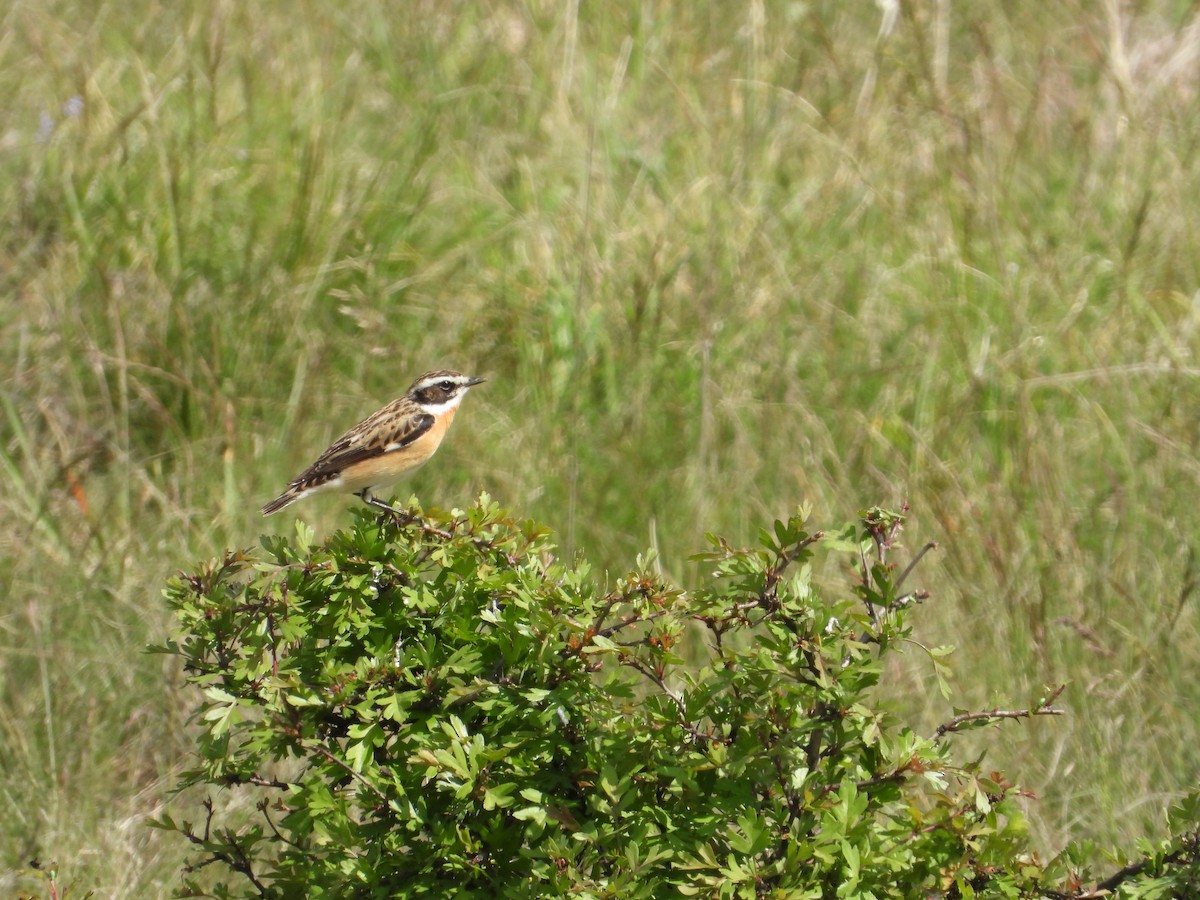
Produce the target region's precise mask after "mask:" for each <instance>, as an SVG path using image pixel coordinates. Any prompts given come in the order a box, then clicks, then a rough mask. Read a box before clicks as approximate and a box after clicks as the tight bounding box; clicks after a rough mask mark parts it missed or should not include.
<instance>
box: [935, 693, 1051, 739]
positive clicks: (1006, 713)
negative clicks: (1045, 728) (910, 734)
mask: <svg viewBox="0 0 1200 900" xmlns="http://www.w3.org/2000/svg"><path fill="white" fill-rule="evenodd" d="M1066 688H1067V686H1066V685H1065V684H1062V685H1059V687H1058V688H1057V689H1055V691H1054V692H1053V693H1051V694H1050V696H1049V697H1047V698H1045V699H1044V700H1043V701H1042V702H1041V703H1039V704H1038V705H1037V706H1035V707H1033V708H1032V709H989V710H986V711H984V712H971V713H961V714H959V715H957V716H955V717H954V718H952V719H947V720H946V721H945V722H943V723H942V724H941V725H939V726H938V727H937V730H936V731H935V732H934V735H933V737H934V739H937V738H940V737H943V736H944V735H947V734H949V733H951V732H953V731H958V730H960V729H961V728H962V727H963V726H964V725H967V724H969V723H971V722H979V721H991V720H993V719H1032V718H1033V717H1034V716H1061V715H1063V714H1064V712H1065V710H1062V709H1059V708H1058V707H1056V706H1054V701H1055V700H1057V699H1058V697H1059V695H1060V694H1062V692H1063V691H1064V690H1066Z"/></svg>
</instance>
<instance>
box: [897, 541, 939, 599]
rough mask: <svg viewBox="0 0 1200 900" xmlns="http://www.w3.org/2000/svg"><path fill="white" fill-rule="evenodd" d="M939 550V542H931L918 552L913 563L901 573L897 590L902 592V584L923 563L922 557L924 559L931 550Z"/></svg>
mask: <svg viewBox="0 0 1200 900" xmlns="http://www.w3.org/2000/svg"><path fill="white" fill-rule="evenodd" d="M937 548H938V543H937V541H930V542H929V543H927V544H926V545H925V546H924V547H922V548H921V549H920V550H918V551H917V553H916V555H915V556H913V558H912V561H911V562H909V564H908V565H907V566H905V567H904V571H903V572H901V573H900V577H899V578H897V579H896V590H900V586H901V585H902V584H904V579H906V578H907V577H908V576H909V573H910V572H912V570H913V569H915V568H916V567H917V563H919V562H920V561H921V557H923V556H924V555H925V554H926V553H928V552H929V551H930V550H936V549H937Z"/></svg>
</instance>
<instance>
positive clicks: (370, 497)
mask: <svg viewBox="0 0 1200 900" xmlns="http://www.w3.org/2000/svg"><path fill="white" fill-rule="evenodd" d="M355 496H356V497H358V498H359V499H360V500H362V502H363V503H365V504H367V506H373V507H375V508H376V509H382V510H383V511H384V512H389V513H391V514H392V515H394V516H407V515H408V514H407V513H406V512H404V511H403V510H399V509H396V507H394V506H392V505H391V504H390V503H385V502H384V501H382V500H380V499H379V498H378V497H376V496H375V495H374V494H372V493H371V489H370V488H363V490H361V491H359V492H358V493H357V494H355Z"/></svg>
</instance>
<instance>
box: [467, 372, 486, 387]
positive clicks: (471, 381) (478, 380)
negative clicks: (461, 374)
mask: <svg viewBox="0 0 1200 900" xmlns="http://www.w3.org/2000/svg"><path fill="white" fill-rule="evenodd" d="M485 381H487V379H486V378H482V377H480V376H479V375H472V376H471V377H470V378H468V379H467V387H475V385H477V384H483V383H484V382H485Z"/></svg>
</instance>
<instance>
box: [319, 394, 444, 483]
mask: <svg viewBox="0 0 1200 900" xmlns="http://www.w3.org/2000/svg"><path fill="white" fill-rule="evenodd" d="M454 413H455V410H454V409H450V410H447V411H446V412H445V413H443V414H442V415H440V416H438V418H437V421H436V422H434V423H433V427H432V428H430V429H429V430H428V431H427V432H425V433H424V434H423V435H421V436H420V437H419V438H417V439H416V440H415V441H413V442H412V443H411V444H409V445H408V446H407V447H401V448H400V449H399V450H392V451H391V452H390V453H383V454H381V455H379V456H374V457H372V458H371V459H364V460H363V461H362V462H358V463H355V464H354V465H353V466H350V467H349V468H347V469H346V470H345V471H344V472H342V479H341V481H342V483H341V485H340V487H339V489H340V490H343V491H347V492H349V493H356V492H358V491H361V490H362V489H363V488H374V487H384V486H386V485H389V484H394V483H395V482H396V481H399V480H400V479H401V478H402V477H403V476H404V475H406V474H407V473H409V472H411V471H413V470H414V469H416V468H418V467H420V466H421V465H423V464H424V463H425V462H426V461H428V459H429V457H431V456H433V453H434V451H435V450H437V448H438V446H439V445H440V444H441V443H442V438H444V437H445V436H446V429H447V428H449V427H450V423H451V422H453V421H454Z"/></svg>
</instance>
